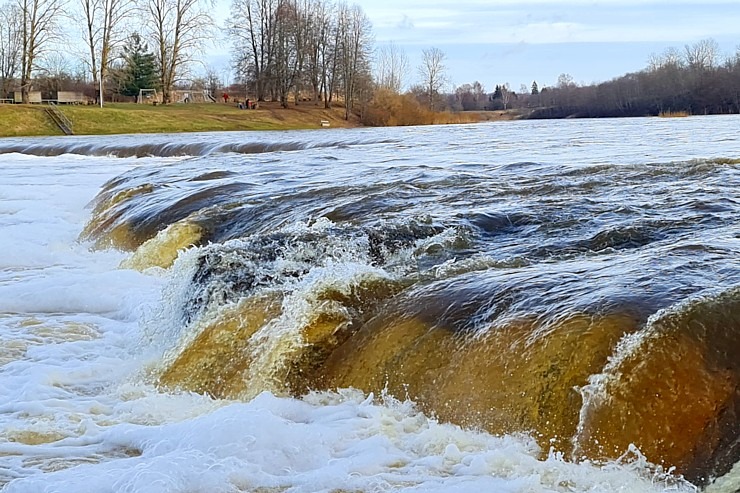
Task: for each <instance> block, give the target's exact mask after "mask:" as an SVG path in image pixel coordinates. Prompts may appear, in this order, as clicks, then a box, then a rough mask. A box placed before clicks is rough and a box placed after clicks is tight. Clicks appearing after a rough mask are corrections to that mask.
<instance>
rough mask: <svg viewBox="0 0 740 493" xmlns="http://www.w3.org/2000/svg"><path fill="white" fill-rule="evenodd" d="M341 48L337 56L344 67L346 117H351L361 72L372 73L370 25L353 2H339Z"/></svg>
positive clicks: (343, 93) (343, 88) (342, 75)
mask: <svg viewBox="0 0 740 493" xmlns="http://www.w3.org/2000/svg"><path fill="white" fill-rule="evenodd" d="M337 15H338V31H339V39H340V44H339V47H340V49H339V51H338V53H337V55H336V56H337V58H338V61H339V67H340V68H341V77H342V79H341V80H342V95H343V96H344V107H345V111H344V118H345V119H346V120H348V119H349V116H350V114H351V113H352V107H353V104H354V99H355V96H356V90H357V88H358V80H359V79H360V76H361V74H363V73H369V72H370V70H369V65H370V64H369V60H370V41H371V39H370V37H371V27H370V21H369V20H368V18H367V16H366V15H365V13H364V12H363V11H362V9H361V8H360V7H359V6H357V5H353V6H352V7H348V6H347V5H346V4H340V5H339V9H338V12H337Z"/></svg>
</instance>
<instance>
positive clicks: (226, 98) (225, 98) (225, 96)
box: [224, 93, 229, 103]
mask: <svg viewBox="0 0 740 493" xmlns="http://www.w3.org/2000/svg"><path fill="white" fill-rule="evenodd" d="M228 102H229V95H228V94H226V93H224V103H228Z"/></svg>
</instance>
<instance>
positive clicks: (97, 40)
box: [80, 0, 136, 87]
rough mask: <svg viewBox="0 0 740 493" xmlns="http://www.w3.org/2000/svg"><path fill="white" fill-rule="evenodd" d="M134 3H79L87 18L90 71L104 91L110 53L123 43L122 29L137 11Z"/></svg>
mask: <svg viewBox="0 0 740 493" xmlns="http://www.w3.org/2000/svg"><path fill="white" fill-rule="evenodd" d="M135 5H136V4H135V0H80V6H81V8H82V13H83V15H84V23H85V44H86V45H87V49H88V56H89V59H88V62H87V64H88V68H89V70H90V74H91V75H92V80H93V84H94V85H96V86H97V85H98V77H99V76H100V81H101V87H102V84H103V83H104V82H105V79H106V76H107V73H108V69H109V67H110V61H111V53H113V51H114V50H115V48H116V46H118V45H119V44H120V43H121V42H122V39H123V36H122V32H121V31H122V29H121V28H122V26H123V23H124V21H125V20H126V18H127V17H128V16H129V15H130V14H131V13H132V11H133V9H134V7H135Z"/></svg>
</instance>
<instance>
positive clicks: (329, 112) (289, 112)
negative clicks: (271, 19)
mask: <svg viewBox="0 0 740 493" xmlns="http://www.w3.org/2000/svg"><path fill="white" fill-rule="evenodd" d="M57 108H58V109H59V110H60V111H61V112H62V113H63V114H64V116H65V117H66V118H67V119H69V121H70V122H71V123H72V130H73V132H74V135H123V134H161V133H189V132H228V131H260V130H271V131H272V130H276V131H279V130H311V129H320V128H363V127H366V128H372V127H369V126H366V125H363V124H362V123H361V122H360V121H359V119H358V118H357V117H352V118H351V119H350V120H345V119H344V108H343V107H341V106H339V105H337V106H335V107H333V108H330V109H325V108H323V107H319V106H315V105H311V104H310V103H309V104H301V105H297V106H294V105H291V106H290V107H288V108H282V107H281V106H280V104H279V103H274V102H268V103H261V104H260V108H259V109H254V110H243V109H239V108H238V107H237V106H236V105H232V104H224V103H201V104H172V105H162V106H152V105H141V104H135V103H108V104H106V105H105V106H104V107H103V108H100V107H98V106H73V105H72V106H58V107H57ZM46 109H47V106H46V105H41V104H28V105H16V104H12V105H11V104H8V105H0V138H8V137H42V136H43V137H52V136H63V135H64V133H63V132H62V130H61V129H60V128H58V127H57V126H56V125H55V124H54V123H53V122H52V120H51V118H50V117H49V116H48V115H47V114H46ZM520 116H521V115H519V114H517V113H514V112H505V111H481V112H466V113H439V114H438V115H437V118H435V122H434V123H433V124H434V125H445V124H460V123H484V122H490V121H503V120H515V119H518V118H519V117H520Z"/></svg>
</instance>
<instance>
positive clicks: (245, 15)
mask: <svg viewBox="0 0 740 493" xmlns="http://www.w3.org/2000/svg"><path fill="white" fill-rule="evenodd" d="M277 6H278V1H277V0H233V3H232V7H231V8H232V11H233V12H234V15H233V16H232V17H231V18H230V22H229V25H228V31H229V34H230V35H231V37H232V40H233V47H232V49H233V53H234V61H235V64H236V68H237V71H238V72H239V73H241V74H242V76H243V77H245V78H247V79H251V80H252V81H253V83H254V91H255V96H256V97H257V100H258V101H264V100H265V96H266V95H267V85H268V78H269V71H270V69H271V67H272V64H273V57H274V54H275V50H274V43H275V29H276V21H277Z"/></svg>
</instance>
